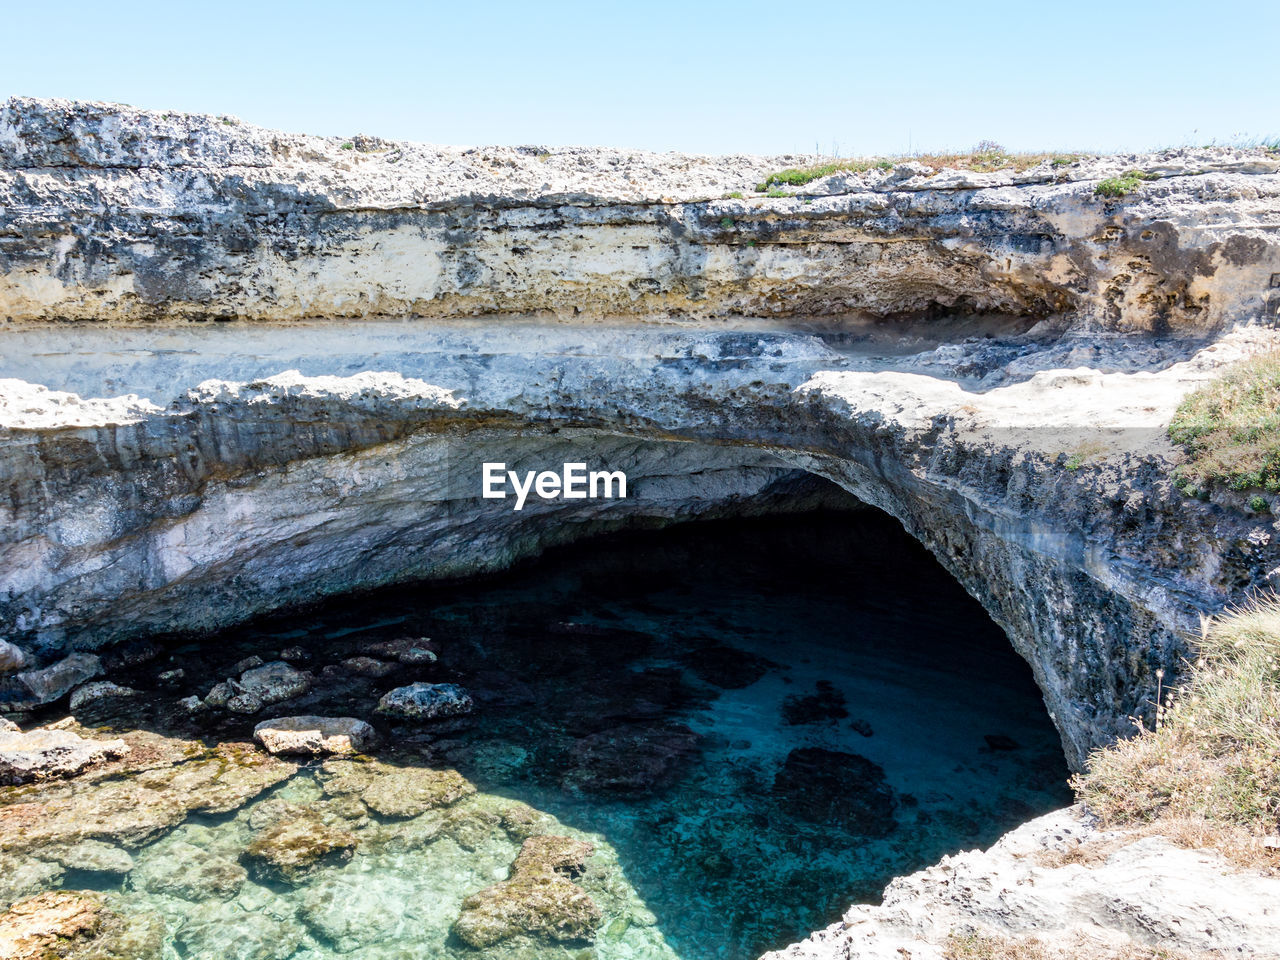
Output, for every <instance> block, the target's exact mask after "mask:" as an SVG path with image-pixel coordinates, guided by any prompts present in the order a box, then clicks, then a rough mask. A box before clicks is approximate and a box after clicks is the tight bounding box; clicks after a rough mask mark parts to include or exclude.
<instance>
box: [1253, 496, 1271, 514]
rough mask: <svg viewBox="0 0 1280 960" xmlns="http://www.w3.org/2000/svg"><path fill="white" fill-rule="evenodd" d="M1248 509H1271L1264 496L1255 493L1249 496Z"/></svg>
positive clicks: (1256, 511)
mask: <svg viewBox="0 0 1280 960" xmlns="http://www.w3.org/2000/svg"><path fill="white" fill-rule="evenodd" d="M1249 509H1250V510H1252V511H1253V512H1254V513H1263V512H1265V511H1267V510H1270V509H1271V504H1270V503H1268V502H1267V498H1266V497H1260V496H1256V495H1255V496H1252V497H1250V498H1249Z"/></svg>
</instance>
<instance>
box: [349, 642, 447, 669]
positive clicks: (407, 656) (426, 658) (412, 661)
mask: <svg viewBox="0 0 1280 960" xmlns="http://www.w3.org/2000/svg"><path fill="white" fill-rule="evenodd" d="M366 651H367V652H368V653H369V654H371V655H372V656H375V657H385V658H390V659H392V660H396V661H398V662H400V663H403V664H405V665H406V666H412V667H417V666H423V665H425V664H428V663H435V662H436V660H437V659H439V655H438V653H437V652H436V646H435V644H434V643H433V642H432V641H431V639H430V638H429V637H400V638H399V639H398V640H384V641H383V642H381V643H374V644H370V645H369V646H368V647H367V648H366Z"/></svg>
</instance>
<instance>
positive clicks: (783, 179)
mask: <svg viewBox="0 0 1280 960" xmlns="http://www.w3.org/2000/svg"><path fill="white" fill-rule="evenodd" d="M892 169H893V163H892V162H891V161H889V160H877V159H870V160H832V161H831V162H830V163H820V164H817V165H815V166H812V167H788V168H787V169H786V170H779V171H778V172H777V173H771V174H769V176H767V177H765V178H764V180H763V181H761V182H760V183H757V184H756V193H765V192H766V191H768V190H769V188H770V187H772V186H773V185H774V184H786V185H787V186H789V187H803V186H804V185H805V184H806V183H812V182H813V181H814V180H820V179H821V178H823V177H829V176H831V175H832V174H833V173H866V172H867V171H868V170H892Z"/></svg>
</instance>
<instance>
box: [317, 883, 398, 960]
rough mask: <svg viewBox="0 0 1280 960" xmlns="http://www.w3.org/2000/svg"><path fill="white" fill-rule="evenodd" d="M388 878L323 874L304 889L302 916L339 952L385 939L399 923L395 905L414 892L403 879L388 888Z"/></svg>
mask: <svg viewBox="0 0 1280 960" xmlns="http://www.w3.org/2000/svg"><path fill="white" fill-rule="evenodd" d="M389 880H390V878H387V877H380V878H379V879H378V883H376V884H373V883H370V881H369V878H368V877H367V876H358V877H349V876H345V875H343V874H336V875H325V876H322V877H320V878H319V879H318V880H317V881H316V882H315V883H311V884H307V886H306V887H305V888H304V889H303V891H302V895H301V896H302V906H301V909H300V910H299V911H298V913H299V917H300V918H301V919H302V921H303V922H304V923H305V924H306V925H307V926H308V927H310V928H311V930H312V932H313V933H314V934H315V935H316V936H317V937H319V938H320V939H322V940H324V941H326V942H327V943H330V944H332V945H333V948H334V949H335V950H336V951H337V952H339V953H350V952H352V951H353V950H358V949H359V948H360V947H364V946H369V945H372V944H377V943H379V942H382V941H384V940H386V939H387V938H389V937H390V936H391V935H392V934H393V933H394V932H395V929H396V927H397V926H398V924H399V916H398V913H399V911H397V910H396V909H394V905H395V904H396V903H407V902H409V901H410V900H411V898H412V897H413V895H414V892H415V891H414V888H413V886H412V884H409V883H407V882H404V881H400V882H399V883H396V884H394V885H393V886H392V889H391V890H388V889H387V887H388V882H389ZM397 888H398V889H397ZM389 894H390V896H391V899H390V900H389V899H388V895H389Z"/></svg>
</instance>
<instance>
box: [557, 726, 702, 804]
mask: <svg viewBox="0 0 1280 960" xmlns="http://www.w3.org/2000/svg"><path fill="white" fill-rule="evenodd" d="M698 743H699V737H698V735H697V734H696V733H694V732H693V731H692V730H690V729H689V728H688V727H686V726H684V725H683V724H678V723H638V724H630V725H628V726H624V727H615V728H613V729H612V730H604V731H601V732H600V733H595V734H592V735H591V736H589V737H583V738H582V739H581V740H578V741H577V742H576V743H575V744H574V746H573V748H572V751H573V752H572V763H573V768H572V769H571V770H570V771H569V773H568V774H567V775H566V776H565V784H566V786H570V787H575V788H577V789H580V790H584V791H587V792H589V793H620V794H630V795H640V794H646V793H653V792H654V791H657V790H661V789H663V788H665V787H667V786H669V785H670V784H671V783H672V782H673V781H674V780H675V779H676V778H677V777H678V776H679V774H680V772H681V770H682V769H683V768H684V766H685V765H686V764H687V763H688V762H689V761H690V760H691V759H692V758H693V757H694V756H695V755H696V754H697V752H698Z"/></svg>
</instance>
